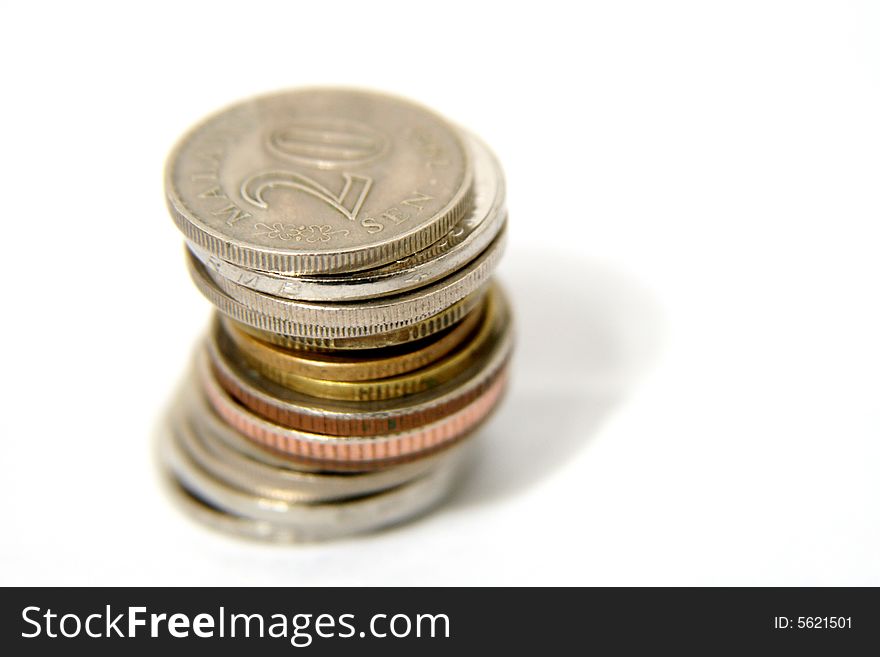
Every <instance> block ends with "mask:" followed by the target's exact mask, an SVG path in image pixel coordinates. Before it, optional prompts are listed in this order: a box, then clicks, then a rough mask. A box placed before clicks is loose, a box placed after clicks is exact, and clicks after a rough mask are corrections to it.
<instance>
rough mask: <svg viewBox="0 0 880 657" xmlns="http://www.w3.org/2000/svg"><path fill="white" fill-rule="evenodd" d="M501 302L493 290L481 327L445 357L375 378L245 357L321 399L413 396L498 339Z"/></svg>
mask: <svg viewBox="0 0 880 657" xmlns="http://www.w3.org/2000/svg"><path fill="white" fill-rule="evenodd" d="M497 306H498V302H497V301H496V300H495V298H494V295H493V294H492V293H491V292H490V293H489V294H488V295H487V299H486V308H485V312H483V313H481V317H480V326H479V328H478V329H477V331H476V332H475V333H474V335H473V337H472V338H471V339H469V340H468V341H467V342H465V343H464V344H461V343H459V345H458V348H457V349H455V351H453V352H452V353H450V354H449V355H447V356H446V357H445V358H442V359H440V360H437V361H436V362H434V363H432V364H430V365H427V366H425V367H422V368H420V369H418V370H415V371H412V372H407V373H405V374H399V375H397V376H391V377H387V378H381V379H376V380H372V381H370V380H357V381H338V380H334V381H329V380H326V379H316V378H313V377H311V376H304V375H302V374H297V373H296V372H294V371H292V370H291V369H289V368H283V367H278V366H277V365H276V364H274V363H271V362H268V361H266V360H262V359H259V358H253V357H249V356H248V354H245V357H246V358H248V359H249V361H250V363H251V365H252V366H253V367H254V369H256V370H257V371H258V372H260V373H261V374H263V376H265V377H266V378H268V379H270V380H272V381H275V382H276V383H279V384H281V385H283V386H284V387H286V388H289V389H291V390H295V391H297V392H302V393H304V394H307V395H311V396H313V397H320V398H321V399H340V400H352V401H379V400H383V399H393V398H394V397H401V396H403V395H411V394H413V393H416V392H421V391H423V390H430V389H431V388H436V387H437V386H439V385H441V384H442V383H444V382H446V381H448V380H449V379H451V378H453V377H454V376H455V375H456V374H458V373H459V372H462V371H463V370H465V369H466V368H467V367H468V366H469V365H470V364H472V363H473V362H474V360H475V359H476V358H477V356H478V354H479V353H480V352H481V350H482V349H483V347H484V346H485V345H486V344H488V343H489V342H490V341H492V340H494V339H497V336H498V335H499V334H500V333H501V332H502V331H503V327H502V326H501V325H500V323H501V321H503V320H502V316H501V315H500V314H499V312H498V309H497Z"/></svg>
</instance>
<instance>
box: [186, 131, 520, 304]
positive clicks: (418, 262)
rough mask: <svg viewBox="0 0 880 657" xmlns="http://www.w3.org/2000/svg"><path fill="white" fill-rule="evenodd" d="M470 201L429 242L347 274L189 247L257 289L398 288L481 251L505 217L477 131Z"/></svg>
mask: <svg viewBox="0 0 880 657" xmlns="http://www.w3.org/2000/svg"><path fill="white" fill-rule="evenodd" d="M468 142H469V143H470V145H471V150H472V152H473V156H474V202H473V207H472V208H471V209H470V210H469V211H468V212H467V214H466V215H465V217H464V218H463V219H462V220H461V221H459V222H458V223H457V224H455V226H453V228H452V230H450V231H449V232H448V233H447V234H446V235H445V236H443V237H442V238H441V239H440V240H438V241H437V242H435V243H433V244H431V245H430V246H429V247H427V248H425V249H422V250H421V251H419V252H417V253H414V254H412V255H411V256H407V257H401V258H399V259H397V260H395V261H394V262H392V263H389V264H387V265H384V266H382V267H377V268H373V269H368V270H364V271H359V272H351V273H348V274H345V275H335V276H334V275H327V276H296V277H291V276H282V275H278V274H271V273H266V272H260V271H256V270H253V269H247V268H244V267H240V266H238V265H235V264H233V263H230V262H226V261H225V260H222V259H221V258H218V257H217V256H215V255H212V254H210V253H209V252H207V251H205V250H204V249H201V248H199V247H198V246H197V245H194V244H188V248H189V249H190V251H191V252H192V253H193V255H195V256H196V257H197V258H198V259H199V260H201V262H202V263H203V264H204V265H205V266H206V267H208V268H210V269H212V270H214V271H215V272H217V274H219V275H220V276H222V277H223V278H226V279H228V280H230V281H232V282H234V283H238V284H239V285H242V286H244V287H248V288H251V289H252V290H256V291H258V292H263V293H265V294H271V295H273V296H276V297H283V298H286V299H296V300H299V301H339V300H340V299H344V300H346V301H355V300H362V299H372V298H376V297H381V296H387V295H390V294H400V293H401V292H405V291H407V290H411V289H414V288H416V287H419V286H422V285H427V284H428V283H432V282H434V281H436V280H439V279H441V278H443V277H444V276H447V275H449V274H450V273H451V272H454V271H456V270H458V269H460V268H461V267H463V266H464V265H466V264H467V263H469V262H470V261H471V260H473V259H474V258H475V257H476V256H477V255H479V254H480V253H482V252H483V251H484V250H485V248H486V247H487V246H489V244H490V243H491V242H492V240H494V239H495V236H496V235H497V234H498V233H499V232H500V231H501V228H502V226H503V225H504V223H505V219H506V209H505V205H504V176H503V174H502V173H501V169H500V166H499V165H498V162H497V161H496V160H495V158H494V156H493V155H492V154H491V153H490V152H489V150H488V148H487V147H486V146H485V145H484V144H483V143H482V142H480V141H479V140H477V139H476V138H475V137H472V136H469V137H468Z"/></svg>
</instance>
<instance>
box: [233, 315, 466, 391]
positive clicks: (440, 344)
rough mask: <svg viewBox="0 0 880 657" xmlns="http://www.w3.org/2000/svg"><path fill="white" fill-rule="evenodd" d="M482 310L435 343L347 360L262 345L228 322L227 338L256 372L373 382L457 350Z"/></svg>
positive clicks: (362, 354)
mask: <svg viewBox="0 0 880 657" xmlns="http://www.w3.org/2000/svg"><path fill="white" fill-rule="evenodd" d="M482 310H483V309H482V308H476V309H474V310H472V311H471V312H470V313H468V315H467V317H465V318H464V319H463V320H462V321H461V322H459V323H458V324H456V325H455V326H453V327H452V328H449V329H446V331H445V332H443V333H441V334H439V337H437V338H436V339H432V340H428V341H427V344H424V343H423V342H419V343H416V345H415V347H416V348H413V345H412V343H410V344H406V345H400V346H399V347H386V348H385V349H369V350H364V351H351V352H349V353H346V354H345V355H344V356H340V355H338V354H328V353H319V352H314V351H295V350H289V349H285V348H284V347H279V346H277V345H272V344H269V343H268V342H263V341H262V340H259V339H258V338H255V337H253V336H252V335H249V334H247V333H245V332H244V331H242V330H241V329H239V328H238V327H237V326H235V324H234V323H233V322H231V321H230V320H229V319H228V318H227V319H226V320H225V321H224V320H221V321H222V322H223V328H224V329H225V331H226V334H227V335H229V337H231V338H232V341H233V342H234V343H235V346H236V347H237V349H238V351H239V352H240V353H241V354H242V355H243V356H244V357H245V360H246V361H247V362H248V363H250V364H251V365H252V366H253V367H254V369H256V370H257V371H260V372H262V371H263V369H262V368H263V367H264V366H265V367H267V368H269V370H270V371H272V370H274V371H280V372H288V373H290V374H294V375H297V376H304V377H311V378H314V379H325V380H327V381H372V380H374V379H386V378H388V377H391V376H398V375H400V374H406V373H407V372H412V371H413V370H417V369H419V368H421V367H426V366H427V365H430V364H431V363H433V362H435V361H437V360H439V359H440V358H442V357H443V356H445V355H446V354H448V353H449V352H450V351H452V350H453V349H455V347H457V346H458V345H459V344H461V342H462V341H464V339H465V338H467V337H468V336H469V335H470V334H471V332H472V331H473V330H474V328H475V327H476V326H477V323H478V321H479V320H480V318H481V316H482V314H483V313H482Z"/></svg>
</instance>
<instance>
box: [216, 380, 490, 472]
mask: <svg viewBox="0 0 880 657" xmlns="http://www.w3.org/2000/svg"><path fill="white" fill-rule="evenodd" d="M506 379H507V377H506V371H504V370H503V371H502V373H501V374H500V375H499V376H498V377H497V379H496V380H495V381H494V382H493V383H492V385H491V386H489V388H488V389H487V390H486V391H485V392H484V393H483V394H482V395H481V396H480V397H478V398H477V399H476V400H474V401H472V402H471V403H470V404H468V405H467V406H465V407H464V408H462V409H460V410H458V411H456V412H455V413H453V414H451V415H448V416H446V417H445V418H442V419H440V420H437V421H436V422H433V423H431V424H427V425H425V426H422V427H420V428H417V429H412V430H409V431H402V432H399V433H393V434H386V435H378V436H364V437H350V438H349V437H337V436H325V435H322V434H313V433H308V432H305V431H299V430H297V429H288V428H286V427H282V426H279V425H276V424H273V423H272V422H267V421H266V420H264V419H262V418H261V417H259V416H257V415H255V414H254V413H252V412H250V411H249V410H247V409H245V408H244V407H242V406H240V405H239V404H238V403H236V401H235V400H234V399H233V398H232V397H231V396H230V395H229V394H228V393H227V392H226V391H225V390H224V389H223V388H222V387H221V386H220V385H219V384H217V383H216V382H215V381H213V380H211V379H204V380H203V385H204V391H205V394H206V396H207V397H208V400H209V401H210V402H211V406H212V407H213V408H214V410H215V411H216V412H217V414H218V415H219V416H220V417H222V418H223V419H224V420H225V421H226V422H227V423H228V424H229V425H230V426H232V427H234V428H235V429H237V430H238V431H239V432H240V433H241V434H242V435H244V436H245V437H247V438H249V439H250V440H253V441H254V442H257V443H260V444H261V445H265V446H267V447H270V448H272V449H274V450H276V451H279V452H283V453H288V454H292V455H295V456H299V457H303V458H307V459H311V460H314V461H320V462H326V463H328V464H329V463H332V464H336V463H359V464H364V465H369V466H373V467H375V466H385V465H387V464H388V463H392V462H394V461H395V460H396V459H398V458H400V457H407V456H411V455H413V454H416V453H426V452H430V451H431V450H433V449H436V448H439V447H443V446H446V445H449V444H452V443H453V442H454V441H456V440H457V439H459V438H461V437H463V436H464V435H466V434H467V433H468V432H470V431H471V430H472V429H473V428H474V427H476V426H478V425H479V424H481V423H482V422H483V420H485V419H486V418H487V417H488V415H489V414H490V413H491V412H492V410H493V409H494V408H495V405H496V404H497V402H498V401H499V400H500V399H501V395H502V393H503V391H504V387H505V383H506Z"/></svg>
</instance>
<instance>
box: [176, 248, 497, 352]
mask: <svg viewBox="0 0 880 657" xmlns="http://www.w3.org/2000/svg"><path fill="white" fill-rule="evenodd" d="M504 242H505V234H504V232H503V231H502V232H501V234H499V235H498V236H497V237H496V238H495V240H494V241H493V242H492V243H491V244H490V245H489V246H488V247H487V248H486V250H485V251H483V253H481V254H480V255H479V256H477V258H476V259H474V260H473V261H472V262H471V263H470V264H468V265H466V266H465V267H462V268H461V269H459V270H458V271H457V272H455V273H453V274H450V275H449V276H447V277H446V278H444V279H443V280H441V281H438V282H436V283H433V284H431V285H428V286H425V287H422V288H419V289H417V290H413V291H411V292H407V293H404V294H400V295H396V296H393V297H385V298H382V299H373V300H368V301H362V302H358V303H346V304H339V303H317V302H312V301H308V302H306V301H295V300H292V299H282V298H279V297H273V296H271V295H268V294H264V293H262V292H257V291H255V290H252V289H250V288H247V287H244V286H242V285H239V284H238V283H233V282H232V281H230V280H228V279H225V278H223V277H222V276H220V275H219V274H217V273H216V272H214V271H211V270H209V269H207V268H206V267H205V266H204V265H202V263H201V262H200V261H199V260H198V259H197V258H195V257H193V256H192V255H190V257H189V265H190V274H191V276H192V278H193V280H196V284H197V286H198V287H199V289H200V290H202V291H203V292H204V290H205V289H206V288H208V287H212V285H211V284H212V283H213V287H216V288H217V289H218V291H221V292H222V293H223V294H224V295H226V296H227V297H228V298H230V299H234V300H235V301H237V302H238V304H240V305H241V306H243V307H244V308H246V309H247V310H248V311H249V313H248V314H247V316H246V317H236V319H239V321H244V323H251V322H248V321H245V320H247V319H249V318H252V317H258V318H261V319H262V322H265V319H266V318H271V319H273V320H275V321H276V322H278V323H284V324H285V326H286V327H287V330H288V331H289V332H288V335H295V336H299V337H307V338H315V337H318V338H323V337H329V338H337V337H340V338H351V337H363V336H367V335H375V334H377V333H387V332H389V331H394V330H397V329H399V328H402V327H404V326H409V325H412V324H415V323H417V322H419V321H421V320H424V319H427V318H428V317H432V316H434V315H436V314H437V313H440V312H443V310H445V309H446V308H449V307H450V306H452V305H453V304H455V303H457V302H458V301H461V300H462V299H463V298H465V297H467V296H468V295H470V294H472V293H473V292H475V291H477V290H479V289H480V288H481V287H482V286H483V284H484V283H486V282H487V281H488V280H489V278H490V277H491V275H492V272H493V271H494V270H495V267H496V265H497V264H498V261H499V260H500V259H501V254H502V253H503V251H504ZM207 279H210V282H209V281H208V280H207ZM257 328H262V326H258V327H257Z"/></svg>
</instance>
